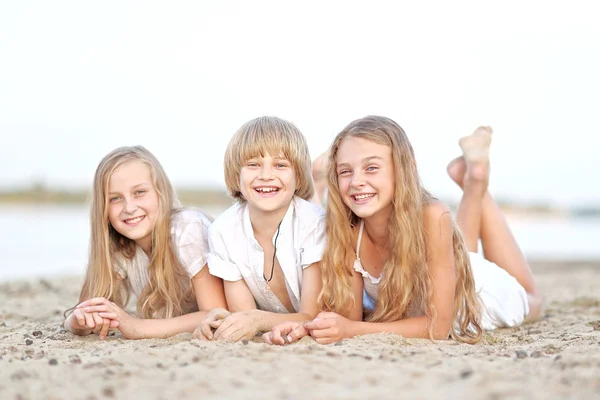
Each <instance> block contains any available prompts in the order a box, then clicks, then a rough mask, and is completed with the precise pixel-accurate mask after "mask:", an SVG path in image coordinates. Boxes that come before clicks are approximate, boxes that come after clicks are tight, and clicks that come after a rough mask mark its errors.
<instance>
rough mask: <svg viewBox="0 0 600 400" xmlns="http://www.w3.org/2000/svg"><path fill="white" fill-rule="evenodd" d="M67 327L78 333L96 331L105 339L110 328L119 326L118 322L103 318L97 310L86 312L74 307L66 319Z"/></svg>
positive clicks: (83, 333) (84, 333) (85, 333)
mask: <svg viewBox="0 0 600 400" xmlns="http://www.w3.org/2000/svg"><path fill="white" fill-rule="evenodd" d="M67 325H68V328H70V330H71V332H73V333H75V334H78V335H89V334H90V333H97V334H98V335H99V336H100V339H105V338H106V336H107V335H108V330H109V329H110V328H116V327H118V326H119V322H118V321H115V320H111V319H110V318H103V317H102V316H100V315H99V314H98V313H97V312H86V311H85V310H83V309H81V308H77V307H76V308H75V309H74V310H73V313H72V314H71V315H70V316H69V317H68V319H67Z"/></svg>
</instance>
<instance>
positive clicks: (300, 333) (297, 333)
mask: <svg viewBox="0 0 600 400" xmlns="http://www.w3.org/2000/svg"><path fill="white" fill-rule="evenodd" d="M306 335H308V332H307V331H306V329H304V327H303V326H302V325H300V326H299V327H297V328H296V329H294V330H293V331H291V332H290V334H289V335H287V339H288V342H289V343H292V342H295V341H296V340H299V339H302V338H303V337H304V336H306Z"/></svg>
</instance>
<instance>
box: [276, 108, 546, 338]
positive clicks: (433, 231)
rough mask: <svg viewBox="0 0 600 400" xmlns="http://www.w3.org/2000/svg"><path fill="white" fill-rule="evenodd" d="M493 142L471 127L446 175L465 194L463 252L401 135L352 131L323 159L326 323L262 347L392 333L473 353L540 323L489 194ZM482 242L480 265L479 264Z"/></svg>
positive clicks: (381, 125)
mask: <svg viewBox="0 0 600 400" xmlns="http://www.w3.org/2000/svg"><path fill="white" fill-rule="evenodd" d="M490 141H491V129H490V128H488V127H481V128H478V129H477V130H476V131H475V133H473V134H472V135H470V136H467V137H465V138H462V139H461V140H460V146H461V148H462V150H463V157H462V158H459V159H457V160H455V162H454V163H451V165H450V166H449V173H450V175H451V177H452V178H453V179H454V180H455V181H456V182H457V183H458V184H459V185H460V186H461V187H462V188H463V191H464V194H463V198H462V200H461V203H460V206H459V209H458V215H457V220H458V224H459V225H460V228H461V230H462V233H463V234H464V241H463V238H462V235H461V234H460V233H459V231H458V229H457V228H456V226H455V225H454V223H453V221H452V218H451V216H450V212H449V210H448V208H447V207H446V206H445V205H443V204H442V203H441V202H439V201H438V200H436V199H435V198H434V197H433V196H432V195H431V194H430V193H429V192H427V191H426V190H425V189H424V188H423V187H422V185H421V181H420V178H419V175H418V173H417V168H416V162H415V158H414V154H413V150H412V147H411V145H410V143H409V141H408V138H407V137H406V134H405V133H404V131H403V130H402V128H400V126H398V125H397V124H396V123H395V122H394V121H392V120H390V119H388V118H384V117H377V116H370V117H366V118H363V119H359V120H357V121H354V122H352V123H350V125H348V126H347V127H346V128H345V129H344V130H343V131H342V132H341V133H340V134H338V135H337V137H336V139H335V140H334V143H333V145H332V147H331V153H330V159H329V174H328V175H329V176H328V178H329V195H328V210H327V212H328V214H327V218H328V222H327V239H328V246H327V248H326V250H325V254H324V257H323V261H322V264H323V290H322V293H321V295H320V297H319V303H320V306H321V308H322V309H323V310H325V311H327V312H322V313H320V314H319V315H318V316H317V318H316V319H315V320H313V321H310V322H307V323H305V324H297V323H296V324H292V323H289V324H282V325H281V326H279V327H276V328H275V329H273V331H272V332H269V333H267V334H265V336H264V339H265V341H267V342H269V343H275V344H284V343H285V342H284V336H286V339H287V341H293V340H297V339H298V338H299V337H302V336H303V335H306V334H310V335H311V336H312V337H313V338H314V339H315V340H316V341H317V342H319V343H332V342H335V341H339V340H341V339H343V338H349V337H353V336H356V335H363V334H367V333H377V332H394V333H398V334H400V335H402V336H404V337H429V338H431V339H447V338H448V337H449V336H451V337H452V338H454V339H456V340H457V341H461V342H468V343H475V342H477V341H478V340H480V338H481V335H482V329H494V328H496V327H503V326H518V325H520V324H521V323H523V322H524V321H525V320H534V319H537V318H538V317H539V314H540V309H541V296H540V293H539V291H538V288H537V286H536V283H535V281H534V279H533V275H532V274H531V271H530V269H529V267H528V265H527V263H526V261H525V258H524V257H523V255H522V253H521V251H520V249H519V247H518V246H517V244H516V242H515V240H514V237H513V236H512V234H511V232H510V230H509V228H508V225H507V224H506V221H505V220H504V217H503V216H502V214H501V212H500V210H499V208H498V206H497V205H496V204H495V202H494V201H493V199H492V198H491V196H490V195H489V193H488V192H487V186H488V177H489V158H488V149H489V145H490ZM479 239H481V242H482V245H483V252H484V254H485V257H486V258H487V260H486V259H484V258H483V257H481V256H479V255H478V254H476V252H477V243H478V241H479ZM363 313H364V316H365V317H366V321H364V322H363ZM282 335H283V336H282Z"/></svg>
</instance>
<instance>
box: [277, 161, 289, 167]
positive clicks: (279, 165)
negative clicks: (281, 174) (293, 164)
mask: <svg viewBox="0 0 600 400" xmlns="http://www.w3.org/2000/svg"><path fill="white" fill-rule="evenodd" d="M288 166H289V165H288V164H287V163H284V162H279V163H277V164H275V167H276V168H287V167H288Z"/></svg>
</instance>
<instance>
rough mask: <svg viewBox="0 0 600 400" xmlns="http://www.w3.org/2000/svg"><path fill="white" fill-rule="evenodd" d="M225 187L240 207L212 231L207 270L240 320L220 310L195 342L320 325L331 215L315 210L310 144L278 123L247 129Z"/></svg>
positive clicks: (230, 156) (239, 136) (232, 150)
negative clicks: (282, 326) (285, 325)
mask: <svg viewBox="0 0 600 400" xmlns="http://www.w3.org/2000/svg"><path fill="white" fill-rule="evenodd" d="M225 183H226V185H227V189H228V191H229V193H230V194H231V195H232V196H233V197H234V198H235V199H236V200H237V203H236V204H235V205H233V206H232V207H231V208H229V209H228V210H227V211H225V212H224V213H223V214H222V215H221V216H220V217H219V218H217V220H215V222H214V223H213V224H212V225H211V227H210V229H209V243H210V254H209V256H208V267H209V269H210V272H211V274H213V275H216V276H218V277H220V278H223V280H224V286H225V295H226V299H227V304H228V305H229V310H230V311H231V312H232V313H233V314H229V313H228V312H226V311H223V310H214V311H213V312H211V314H210V315H209V316H208V317H207V318H206V319H205V321H204V322H203V324H202V325H201V326H200V327H199V328H198V329H197V330H196V332H195V333H194V335H195V336H196V337H198V338H200V339H209V340H212V339H216V340H229V341H238V340H241V339H251V338H252V337H254V336H255V335H256V333H257V332H259V331H268V330H270V329H271V328H272V327H273V326H274V325H276V324H279V323H281V322H283V321H289V320H292V321H304V320H307V319H312V318H314V317H315V316H316V315H317V313H318V308H317V296H318V294H319V291H320V290H321V271H320V265H319V263H320V261H321V256H322V253H323V249H324V246H325V240H324V237H325V215H324V214H325V212H324V211H323V209H322V208H321V207H319V206H317V205H315V204H313V203H310V202H309V200H310V199H311V198H312V196H313V194H314V190H313V184H312V180H311V165H310V156H309V152H308V147H307V145H306V140H305V138H304V136H303V135H302V133H300V131H299V130H298V128H296V127H295V126H294V125H293V124H291V123H290V122H287V121H284V120H282V119H279V118H275V117H261V118H256V119H254V120H251V121H249V122H247V123H246V124H244V125H243V126H242V127H241V128H240V129H239V130H238V131H237V132H236V134H235V135H234V137H233V138H232V139H231V141H230V143H229V145H228V147H227V150H226V153H225ZM223 318H224V319H223ZM211 328H213V329H214V328H217V329H216V331H215V332H214V333H213V332H211Z"/></svg>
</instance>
